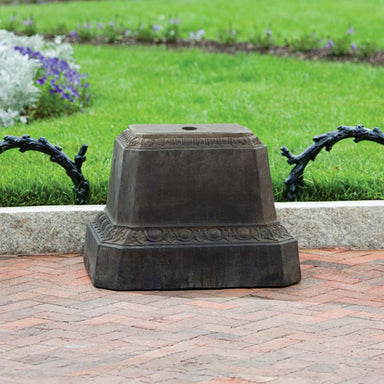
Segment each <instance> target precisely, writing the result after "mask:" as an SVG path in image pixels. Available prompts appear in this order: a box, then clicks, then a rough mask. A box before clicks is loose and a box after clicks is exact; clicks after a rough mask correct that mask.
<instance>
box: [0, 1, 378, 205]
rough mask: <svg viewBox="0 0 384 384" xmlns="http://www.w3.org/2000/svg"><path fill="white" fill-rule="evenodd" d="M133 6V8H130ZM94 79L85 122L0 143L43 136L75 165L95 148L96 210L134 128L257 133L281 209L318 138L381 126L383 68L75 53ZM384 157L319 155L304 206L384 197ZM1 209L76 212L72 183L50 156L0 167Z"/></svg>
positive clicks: (370, 149)
mask: <svg viewBox="0 0 384 384" xmlns="http://www.w3.org/2000/svg"><path fill="white" fill-rule="evenodd" d="M127 3H128V1H127ZM75 56H76V60H77V61H78V63H79V64H81V66H82V72H87V73H89V74H90V79H89V81H90V84H91V88H90V90H91V93H92V105H91V107H89V108H87V109H86V110H85V112H84V113H78V114H76V115H73V116H69V117H62V118H58V119H54V120H41V121H35V122H33V123H32V124H30V125H29V126H25V125H21V124H19V125H17V126H15V127H14V128H8V129H4V130H3V134H4V135H5V134H11V135H22V134H30V135H31V136H32V137H39V136H45V137H46V138H47V139H48V140H49V141H50V142H52V143H53V144H59V145H61V146H62V147H63V150H64V151H65V152H66V153H67V154H68V155H69V156H70V157H72V158H73V156H74V155H75V154H76V153H77V151H78V149H79V148H80V146H81V144H82V143H83V142H85V143H87V144H88V145H89V150H88V153H87V157H88V159H87V161H86V162H85V163H84V166H83V172H84V175H85V177H86V178H88V179H89V180H90V183H91V188H92V198H91V200H90V203H103V202H105V199H106V192H107V187H108V178H109V171H110V163H111V158H112V148H113V141H114V138H115V137H116V136H117V135H118V134H120V133H121V131H123V130H124V129H125V128H127V126H128V125H129V124H140V123H152V124H161V123H189V124H198V123H221V122H225V123H230V122H237V123H239V124H241V125H244V126H247V127H249V128H250V129H252V130H253V131H254V132H255V134H256V135H257V136H258V137H259V138H260V139H261V140H262V141H263V142H264V143H265V144H266V145H267V146H268V151H269V159H270V165H271V173H272V180H273V184H274V187H275V197H276V200H278V201H282V200H283V189H284V179H285V178H286V177H287V175H288V174H289V171H290V169H291V167H290V166H289V165H288V164H287V163H286V159H285V158H283V157H282V156H281V155H280V150H279V148H280V146H281V145H286V146H287V147H288V148H289V149H290V150H291V151H292V152H293V153H294V154H298V153H300V152H301V151H302V150H304V149H305V148H306V147H307V146H309V145H310V144H311V143H312V137H313V136H314V135H317V134H320V133H324V132H327V131H331V130H334V129H336V127H337V126H338V125H340V124H345V125H356V124H357V123H363V124H364V125H365V126H367V127H369V128H373V127H374V126H378V127H384V109H383V89H384V76H383V75H384V68H380V67H370V66H368V65H363V64H354V63H330V62H309V61H298V60H296V59H293V58H277V57H273V56H260V55H258V54H252V55H245V54H237V55H234V56H230V55H226V54H208V53H204V52H201V51H198V50H184V51H177V52H175V51H167V50H166V49H165V48H164V47H143V46H134V47H111V46H104V47H100V46H99V47H95V46H84V45H83V46H75ZM383 150H384V148H382V147H381V146H380V145H378V144H374V143H360V144H354V143H353V142H352V141H351V140H348V141H347V140H345V141H343V142H341V143H339V144H336V146H335V148H334V149H333V150H332V151H331V152H330V153H326V152H324V153H321V154H320V155H319V156H318V159H317V160H316V162H314V163H311V166H310V167H308V169H307V172H306V173H305V175H304V176H305V179H306V181H307V185H308V188H307V190H306V191H305V193H304V194H303V199H306V200H330V199H331V200H346V199H375V198H383V197H384V176H383V175H384V174H383V169H382V168H383V166H382V164H383V157H384V152H383ZM0 161H1V165H2V174H1V178H0V189H1V190H2V191H4V192H3V193H2V194H1V195H0V204H1V205H23V204H26V205H32V204H60V203H61V204H62V203H63V196H66V198H65V201H64V202H65V203H71V201H72V200H71V197H72V192H71V182H70V179H69V178H67V176H66V175H65V173H64V171H63V170H62V169H61V168H59V167H58V166H57V165H56V164H50V162H49V159H48V157H47V156H45V155H41V154H37V153H26V154H19V153H17V151H16V150H12V151H8V152H6V153H4V154H3V155H2V156H1V158H0Z"/></svg>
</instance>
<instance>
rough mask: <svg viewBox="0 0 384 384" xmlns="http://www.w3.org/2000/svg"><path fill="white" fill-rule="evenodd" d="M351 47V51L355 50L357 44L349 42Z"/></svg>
mask: <svg viewBox="0 0 384 384" xmlns="http://www.w3.org/2000/svg"><path fill="white" fill-rule="evenodd" d="M351 49H352V51H356V49H357V45H356V44H355V43H352V44H351Z"/></svg>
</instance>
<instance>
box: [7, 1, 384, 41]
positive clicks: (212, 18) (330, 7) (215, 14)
mask: <svg viewBox="0 0 384 384" xmlns="http://www.w3.org/2000/svg"><path fill="white" fill-rule="evenodd" d="M0 10H1V13H0V19H1V20H2V21H3V22H4V21H7V20H9V18H10V17H11V16H13V15H17V16H18V17H19V18H24V19H26V18H28V17H29V16H33V18H34V19H35V21H36V23H37V27H38V29H39V30H40V31H43V32H50V31H52V30H54V28H55V27H56V26H57V24H59V23H65V24H66V25H67V27H68V28H74V27H75V26H76V25H77V24H78V23H82V24H84V23H86V22H88V21H92V22H99V21H100V22H104V23H106V22H109V21H111V20H113V21H118V22H121V23H123V24H124V25H126V26H127V27H129V26H137V24H138V23H139V22H144V23H147V22H153V23H157V22H158V21H159V17H161V16H162V17H177V18H179V19H180V28H181V32H182V35H183V36H184V37H186V36H188V33H189V31H191V30H197V29H199V28H203V29H205V30H206V31H207V36H208V38H216V37H217V36H216V35H217V32H218V31H219V30H220V29H223V28H226V27H227V26H228V25H229V23H232V24H233V27H234V28H236V29H238V30H239V32H240V37H241V38H242V39H244V40H247V39H248V37H249V34H250V33H251V31H252V30H253V28H254V27H255V26H256V27H257V28H258V29H259V30H260V31H264V30H265V29H267V28H268V27H270V28H271V29H272V30H273V31H274V34H275V35H277V34H280V35H281V38H280V41H281V42H283V41H284V39H287V38H288V39H290V38H292V37H297V36H299V35H301V34H302V32H312V31H313V30H315V31H316V32H318V33H319V34H320V35H321V36H323V37H326V36H328V35H330V36H331V37H335V36H341V35H343V34H344V33H345V31H346V30H347V29H348V28H349V27H350V26H353V27H354V28H355V30H356V36H355V37H354V39H355V40H356V42H359V41H361V40H364V39H369V40H375V41H376V42H377V44H378V46H380V47H381V48H384V29H383V27H382V23H383V21H382V12H383V10H384V2H383V0H366V1H359V0H337V1H333V0H321V1H319V0H236V1H229V0H209V1H206V0H109V1H101V2H100V1H95V2H92V1H85V2H69V3H54V4H43V5H38V4H36V5H22V6H21V5H19V6H4V5H3V6H0Z"/></svg>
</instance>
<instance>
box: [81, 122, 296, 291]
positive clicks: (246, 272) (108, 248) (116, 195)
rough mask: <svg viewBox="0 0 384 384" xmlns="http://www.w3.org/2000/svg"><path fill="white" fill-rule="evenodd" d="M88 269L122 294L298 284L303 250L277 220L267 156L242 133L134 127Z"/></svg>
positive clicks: (225, 128)
mask: <svg viewBox="0 0 384 384" xmlns="http://www.w3.org/2000/svg"><path fill="white" fill-rule="evenodd" d="M84 261H85V265H86V268H87V270H88V273H89V275H90V277H91V280H92V283H93V284H94V285H95V286H96V287H102V288H109V289H116V290H139V289H184V288H224V287H279V286H286V285H289V284H293V283H297V282H298V281H299V280H300V267H299V259H298V250H297V242H296V240H295V239H294V238H293V237H292V236H291V235H290V234H289V233H288V232H287V231H286V229H285V228H284V227H283V226H282V225H281V224H280V223H279V222H278V221H277V219H276V212H275V207H274V202H273V194H272V182H271V177H270V171H269V164H268V156H267V149H266V147H265V146H264V145H263V144H262V143H261V142H260V140H259V139H258V138H257V137H256V136H254V135H253V133H252V132H251V131H250V130H249V129H247V128H245V127H242V126H239V125H236V124H207V125H132V126H130V128H129V129H127V130H125V131H124V132H123V133H122V134H121V135H120V136H118V137H117V139H116V140H115V147H114V156H113V161H112V170H111V177H110V184H109V192H108V200H107V206H106V209H105V211H104V212H102V213H100V214H99V215H98V217H97V218H96V220H95V221H94V222H93V223H91V224H90V225H89V226H88V228H87V235H86V244H85V251H84Z"/></svg>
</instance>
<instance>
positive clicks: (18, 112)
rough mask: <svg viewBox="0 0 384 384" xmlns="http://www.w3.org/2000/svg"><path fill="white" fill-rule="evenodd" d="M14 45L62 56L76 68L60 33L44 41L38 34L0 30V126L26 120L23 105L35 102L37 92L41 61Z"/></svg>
mask: <svg viewBox="0 0 384 384" xmlns="http://www.w3.org/2000/svg"><path fill="white" fill-rule="evenodd" d="M15 46H19V47H29V48H31V49H32V50H34V51H39V52H41V53H42V54H44V56H46V57H58V58H60V59H62V60H65V61H67V62H69V63H71V65H72V67H73V68H74V69H78V68H79V66H76V65H75V64H74V61H73V50H72V47H71V45H70V44H68V43H63V42H62V37H60V36H59V37H56V39H55V40H54V41H53V42H47V41H46V40H44V38H43V37H42V36H40V35H35V36H31V37H28V36H16V35H15V34H14V33H12V32H8V31H5V30H0V127H10V126H12V125H14V124H15V122H18V121H21V122H23V123H26V122H27V120H28V117H27V116H26V108H27V107H33V106H35V104H36V102H37V101H38V99H39V94H40V90H39V88H38V87H37V86H36V82H35V81H36V73H37V71H38V69H39V68H40V66H41V63H40V62H39V61H38V60H33V59H29V58H28V57H27V56H23V55H22V54H21V53H20V52H18V51H16V50H15V49H14V47H15Z"/></svg>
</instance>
